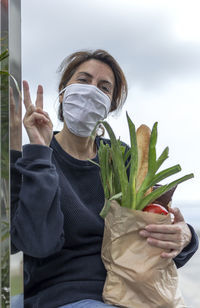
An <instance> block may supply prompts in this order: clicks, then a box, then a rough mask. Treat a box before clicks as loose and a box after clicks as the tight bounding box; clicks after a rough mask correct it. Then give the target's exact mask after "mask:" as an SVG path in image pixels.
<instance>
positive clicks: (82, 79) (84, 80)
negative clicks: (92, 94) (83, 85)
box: [78, 78, 87, 82]
mask: <svg viewBox="0 0 200 308" xmlns="http://www.w3.org/2000/svg"><path fill="white" fill-rule="evenodd" d="M78 81H80V82H87V79H85V78H78Z"/></svg>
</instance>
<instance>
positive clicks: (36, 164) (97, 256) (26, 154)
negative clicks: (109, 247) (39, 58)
mask: <svg viewBox="0 0 200 308" xmlns="http://www.w3.org/2000/svg"><path fill="white" fill-rule="evenodd" d="M23 88H24V105H25V108H26V114H25V117H24V121H23V123H24V126H25V128H26V131H27V134H28V136H29V139H30V144H27V145H24V146H23V150H22V153H21V144H20V140H18V139H17V136H14V134H15V133H16V127H15V128H13V129H12V127H11V132H12V131H13V136H14V137H13V138H12V133H11V148H12V149H13V151H12V153H11V162H12V231H11V235H12V248H13V253H14V252H17V251H19V250H22V251H23V252H24V303H25V307H48V308H51V307H52V308H55V307H68V308H70V307H74V308H77V307H92V308H95V307H96V308H97V307H99V308H100V307H102V308H103V307H111V306H109V305H106V304H104V303H103V302H102V297H101V295H102V290H103V285H104V281H105V277H106V271H105V268H104V266H103V263H102V261H101V244H102V236H103V229H104V221H103V219H102V218H101V217H100V216H99V213H100V211H101V209H102V207H103V204H104V193H103V188H102V185H101V179H100V175H99V169H98V167H97V166H96V165H95V164H92V163H91V162H89V161H88V158H89V159H93V160H94V161H96V162H97V161H98V148H99V143H100V140H101V139H102V138H101V137H98V136H96V138H91V137H90V135H91V133H92V131H93V129H94V127H95V124H96V122H97V121H98V120H101V119H104V118H106V116H107V114H108V113H109V112H112V111H114V110H116V109H118V108H120V107H121V106H122V105H123V103H124V101H125V98H126V95H127V84H126V79H125V77H124V74H123V72H122V70H121V68H120V67H119V65H118V64H117V62H116V61H115V59H114V58H113V57H112V56H110V55H109V54H108V53H107V52H105V51H103V50H96V51H94V52H86V51H83V52H77V53H74V54H72V55H71V56H70V57H69V58H68V59H67V62H66V61H64V62H63V64H62V77H61V81H60V84H59V101H60V108H59V118H60V120H62V121H63V122H64V124H63V129H62V130H61V131H60V132H54V133H53V125H52V122H51V120H50V118H49V115H48V114H47V113H46V112H45V111H44V110H43V89H42V86H38V91H37V98H36V103H35V105H33V104H32V102H31V98H30V94H29V87H28V83H27V82H25V81H24V82H23ZM11 101H12V99H11ZM12 106H13V107H12V110H13V111H12V116H13V123H16V125H18V124H17V123H19V121H18V115H17V114H15V112H14V105H12ZM103 140H104V142H105V143H108V144H109V140H106V139H103ZM172 212H173V213H174V216H175V223H174V224H173V225H164V226H163V225H162V226H154V225H150V226H148V228H149V229H148V228H147V229H148V230H143V231H141V236H144V237H146V238H147V241H148V242H149V244H150V245H154V246H158V247H161V248H163V249H169V250H170V252H168V253H167V252H163V253H162V255H161V257H163V258H174V261H175V263H176V265H177V267H181V266H183V265H184V264H185V263H186V262H187V261H188V260H189V259H190V257H191V256H192V255H193V254H194V252H195V251H196V250H197V247H198V240H197V236H196V234H195V232H194V230H193V228H192V227H191V226H188V225H187V224H186V223H185V222H184V219H183V217H182V215H181V213H180V211H179V210H178V209H174V210H172Z"/></svg>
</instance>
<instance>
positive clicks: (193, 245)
mask: <svg viewBox="0 0 200 308" xmlns="http://www.w3.org/2000/svg"><path fill="white" fill-rule="evenodd" d="M188 227H189V228H190V231H191V233H192V239H191V241H190V243H189V244H188V245H187V246H186V247H185V248H184V249H183V250H182V251H181V252H180V253H179V254H178V256H176V257H175V258H174V262H175V264H176V267H177V268H179V267H182V266H183V265H185V264H186V263H187V262H188V261H189V260H190V258H191V257H192V256H193V255H194V253H195V252H196V251H197V249H198V247H199V239H198V236H197V234H196V232H195V231H194V229H193V227H192V226H190V225H189V224H188Z"/></svg>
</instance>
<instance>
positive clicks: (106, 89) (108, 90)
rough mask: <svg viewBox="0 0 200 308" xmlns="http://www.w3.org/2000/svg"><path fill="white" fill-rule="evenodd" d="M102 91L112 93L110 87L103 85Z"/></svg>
mask: <svg viewBox="0 0 200 308" xmlns="http://www.w3.org/2000/svg"><path fill="white" fill-rule="evenodd" d="M102 91H104V92H107V93H110V89H109V88H108V87H105V86H102Z"/></svg>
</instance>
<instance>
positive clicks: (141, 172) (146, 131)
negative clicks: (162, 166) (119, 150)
mask: <svg viewBox="0 0 200 308" xmlns="http://www.w3.org/2000/svg"><path fill="white" fill-rule="evenodd" d="M136 137H137V145H138V170H137V177H136V192H138V190H139V188H140V186H141V184H142V182H143V181H144V179H145V177H146V175H147V172H148V155H149V143H150V137H151V130H150V128H149V127H148V126H147V125H144V124H142V125H141V126H140V127H139V128H138V129H137V131H136ZM152 189H153V188H149V189H148V190H147V192H146V194H145V195H147V194H149V193H150V192H152Z"/></svg>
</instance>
